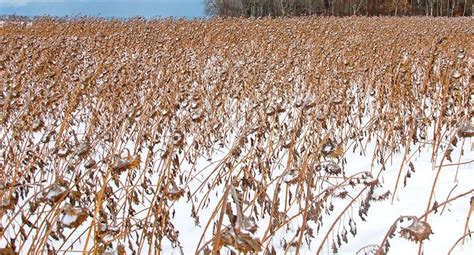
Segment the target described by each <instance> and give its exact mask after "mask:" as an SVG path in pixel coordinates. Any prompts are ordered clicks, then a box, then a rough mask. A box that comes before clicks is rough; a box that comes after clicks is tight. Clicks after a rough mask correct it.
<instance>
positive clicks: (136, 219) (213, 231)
mask: <svg viewBox="0 0 474 255" xmlns="http://www.w3.org/2000/svg"><path fill="white" fill-rule="evenodd" d="M473 27H474V21H473V20H472V19H469V18H456V19H445V18H439V19H430V18H403V19H395V18H327V17H326V18H316V17H312V18H309V17H308V18H297V19H296V18H294V19H290V18H281V19H211V20H191V21H184V20H172V19H165V20H150V21H147V20H143V19H130V20H102V19H92V18H73V19H67V20H65V19H50V18H37V19H33V20H24V19H9V20H6V21H5V22H4V23H2V25H1V27H0V29H1V40H2V42H1V52H0V75H1V83H2V89H1V95H0V97H1V98H0V107H1V108H2V111H1V115H0V123H1V131H0V146H1V150H0V151H1V156H0V163H1V169H2V171H1V172H0V175H1V176H0V187H1V190H0V199H1V200H0V201H1V204H0V218H1V222H0V223H1V228H0V237H1V239H0V241H1V243H0V247H3V248H2V249H3V250H2V252H12V253H15V252H22V253H23V252H25V253H42V252H45V251H47V252H51V253H56V252H65V251H80V252H94V253H109V254H124V253H132V252H135V253H138V254H141V253H142V252H153V253H155V252H161V251H163V250H166V249H176V250H178V251H181V252H184V251H185V250H188V252H199V253H204V254H208V253H213V254H216V253H218V252H219V251H221V250H222V251H227V252H242V253H257V252H265V253H269V254H275V253H276V252H277V251H280V250H284V251H295V252H296V253H299V252H304V251H308V249H312V250H313V251H314V250H317V251H318V253H320V252H323V251H327V250H329V251H332V252H337V251H338V250H339V249H340V247H341V246H342V245H343V243H348V242H349V241H350V238H351V236H355V235H356V234H357V223H360V221H361V220H362V221H364V220H365V218H366V217H367V215H368V210H369V208H370V206H371V204H372V203H374V202H377V201H380V200H384V199H392V200H393V198H394V197H395V196H396V193H397V192H398V191H399V189H400V187H399V186H400V185H401V181H402V180H403V182H404V184H405V185H406V181H407V178H409V177H410V175H412V174H415V169H414V165H413V163H412V162H411V157H412V155H413V153H414V151H413V150H414V148H416V150H418V149H426V150H427V149H431V150H432V160H433V162H437V160H438V159H439V158H443V160H444V159H446V160H449V161H452V160H453V159H452V158H451V152H452V151H453V149H454V147H455V146H456V144H457V143H458V142H462V143H464V142H465V141H470V140H469V139H471V138H470V137H472V136H473V134H474V131H473V124H472V118H473V113H474V111H473V109H474V108H473V105H472V104H473V98H472V97H473V84H474V82H473V79H474V78H473V65H472V62H473V58H472V56H473V54H472V53H473V48H472V39H473V30H472V28H473ZM372 35H376V36H372ZM466 139H467V140H466ZM460 140H462V141H460ZM414 146H416V147H414ZM352 153H356V154H357V153H359V154H360V155H363V156H365V157H367V158H369V159H370V160H371V166H372V167H371V168H370V169H365V170H364V171H361V172H358V171H357V169H355V168H354V164H353V162H350V161H348V158H349V155H351V154H352ZM397 154H401V155H403V160H402V162H400V163H398V162H397V163H395V164H399V165H400V170H399V173H398V179H397V182H396V185H395V187H386V186H384V185H383V183H382V182H381V177H382V176H383V172H384V170H385V166H386V164H392V163H391V161H392V159H393V157H394V155H397ZM443 160H442V161H443ZM459 160H460V159H459ZM458 163H459V161H458ZM441 165H442V163H441ZM407 166H409V167H407ZM407 169H408V170H407ZM439 169H441V167H439ZM420 171H421V170H420ZM438 171H439V170H438ZM403 176H404V178H403ZM435 186H436V182H435V183H434V184H433V191H434V189H435ZM389 190H391V192H389ZM433 191H432V192H431V195H430V196H432V195H433ZM468 194H469V193H464V195H468ZM459 197H460V196H457V198H459ZM449 201H452V200H449ZM431 202H432V201H431V197H430V204H429V205H428V210H427V212H426V214H425V215H424V216H423V217H420V218H417V217H415V216H403V217H401V218H400V219H405V220H411V222H412V224H411V225H410V226H408V227H406V228H403V229H401V231H400V232H401V235H402V236H403V237H405V238H407V239H410V240H414V241H419V242H422V241H423V240H424V239H425V238H427V237H428V236H429V235H430V234H431V226H430V225H429V224H428V223H427V219H426V217H427V216H428V214H429V213H430V211H429V210H430V208H431ZM183 210H185V211H186V210H187V214H182V213H183V212H182V211H183ZM354 212H356V213H354ZM179 214H181V215H186V217H187V218H179V217H178V216H176V215H179ZM190 219H191V220H190ZM183 221H184V222H193V223H194V224H195V225H196V227H195V229H197V232H193V233H194V234H198V236H199V237H198V239H197V241H196V243H192V245H193V247H187V246H189V245H190V243H185V242H186V238H187V237H186V233H183V230H180V229H179V227H178V225H179V224H182V222H183ZM397 222H398V221H397ZM466 224H467V223H466ZM466 226H467V225H466ZM393 228H395V229H396V223H395V224H394V227H392V228H391V229H390V231H389V233H388V236H392V235H393V231H392V229H393ZM418 232H420V233H421V232H422V233H421V234H420V233H418ZM466 233H468V231H467V229H466V231H465V234H466ZM469 233H470V232H469ZM194 234H193V235H194ZM386 239H387V238H386ZM386 239H384V241H383V242H382V245H380V246H376V245H372V246H370V247H369V246H368V247H366V248H363V249H361V250H360V252H361V253H362V252H370V251H377V250H378V251H377V252H379V253H385V252H387V250H388V246H387V244H388V242H387V240H386ZM379 247H384V248H383V249H381V248H379ZM385 247H387V248H385ZM190 248H191V249H192V250H190Z"/></svg>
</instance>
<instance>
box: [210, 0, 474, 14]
mask: <svg viewBox="0 0 474 255" xmlns="http://www.w3.org/2000/svg"><path fill="white" fill-rule="evenodd" d="M473 1H474V0H204V6H205V12H206V13H207V14H208V15H213V16H231V17H265V16H271V17H278V16H303V15H333V16H349V15H367V16H376V15H394V16H415V15H423V16H472V12H473V8H474V5H473Z"/></svg>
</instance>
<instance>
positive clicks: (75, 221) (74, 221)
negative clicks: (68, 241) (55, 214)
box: [61, 204, 89, 228]
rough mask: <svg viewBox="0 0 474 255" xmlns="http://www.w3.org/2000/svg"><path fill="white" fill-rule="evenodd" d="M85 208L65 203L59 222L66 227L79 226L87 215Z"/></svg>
mask: <svg viewBox="0 0 474 255" xmlns="http://www.w3.org/2000/svg"><path fill="white" fill-rule="evenodd" d="M88 215H89V213H88V211H87V209H85V208H81V207H74V206H72V205H70V204H66V205H65V206H64V207H63V217H62V218H61V223H62V224H63V225H64V226H66V227H68V228H77V227H79V226H80V225H81V224H82V223H83V222H84V221H85V220H86V219H87V217H88Z"/></svg>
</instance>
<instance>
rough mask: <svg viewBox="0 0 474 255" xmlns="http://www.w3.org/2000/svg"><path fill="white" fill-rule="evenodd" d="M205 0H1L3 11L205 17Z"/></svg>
mask: <svg viewBox="0 0 474 255" xmlns="http://www.w3.org/2000/svg"><path fill="white" fill-rule="evenodd" d="M203 10H204V8H203V5H202V0H0V15H12V14H16V15H21V16H38V15H49V16H77V15H81V16H82V15H87V16H101V17H108V18H110V17H120V18H129V17H134V16H142V17H145V18H153V17H185V18H199V17H204V11H203Z"/></svg>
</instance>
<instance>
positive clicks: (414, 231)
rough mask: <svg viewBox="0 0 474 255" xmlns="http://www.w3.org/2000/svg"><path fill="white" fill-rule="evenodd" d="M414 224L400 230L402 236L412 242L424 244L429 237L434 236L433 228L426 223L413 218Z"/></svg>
mask: <svg viewBox="0 0 474 255" xmlns="http://www.w3.org/2000/svg"><path fill="white" fill-rule="evenodd" d="M412 221H413V222H412V223H411V225H410V226H408V227H406V228H402V229H401V230H400V235H401V236H402V237H403V238H405V239H407V240H410V241H414V242H423V241H424V240H426V239H429V236H430V235H431V234H433V232H432V231H431V226H430V225H429V224H428V223H426V222H424V221H420V220H418V218H416V217H412Z"/></svg>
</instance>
